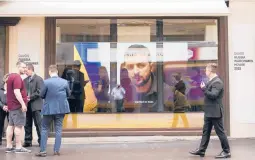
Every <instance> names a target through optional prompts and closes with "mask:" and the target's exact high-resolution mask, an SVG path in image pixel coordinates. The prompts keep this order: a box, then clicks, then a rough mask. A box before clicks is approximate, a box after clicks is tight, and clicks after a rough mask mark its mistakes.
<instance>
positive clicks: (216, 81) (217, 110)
mask: <svg viewBox="0 0 255 160" xmlns="http://www.w3.org/2000/svg"><path fill="white" fill-rule="evenodd" d="M216 71H217V64H215V63H209V64H208V65H207V67H206V75H207V77H208V78H209V82H208V83H207V84H206V85H205V83H204V82H202V83H201V88H202V90H203V91H204V94H205V99H204V112H205V115H204V128H203V136H202V140H201V143H200V147H199V149H197V150H195V151H191V152H190V153H191V154H193V155H199V156H201V157H203V156H204V155H205V151H206V149H207V146H208V144H209V141H210V135H211V131H212V127H214V129H215V131H216V134H217V135H218V137H219V139H220V142H221V147H222V149H223V151H222V152H221V153H220V154H219V155H217V156H216V157H215V158H230V157H231V154H230V147H229V143H228V139H227V136H226V134H225V131H224V127H223V104H222V98H223V93H224V90H223V88H224V87H223V82H222V80H221V79H220V78H219V77H218V75H217V74H216Z"/></svg>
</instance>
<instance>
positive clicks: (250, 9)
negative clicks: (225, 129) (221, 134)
mask: <svg viewBox="0 0 255 160" xmlns="http://www.w3.org/2000/svg"><path fill="white" fill-rule="evenodd" d="M229 6H230V12H231V14H230V15H229V25H228V26H229V84H230V86H229V90H230V91H229V94H230V136H231V137H255V117H254V114H255V107H254V97H255V83H254V82H255V63H251V62H245V63H240V62H239V63H238V62H237V60H253V61H255V18H254V17H253V15H254V14H255V10H254V8H255V1H243V0H235V1H230V5H229ZM235 56H236V57H235ZM238 56H239V58H238ZM243 56H244V57H243ZM235 60H236V62H235ZM240 64H241V65H245V66H239V65H240Z"/></svg>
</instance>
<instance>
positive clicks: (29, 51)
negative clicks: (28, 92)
mask: <svg viewBox="0 0 255 160" xmlns="http://www.w3.org/2000/svg"><path fill="white" fill-rule="evenodd" d="M44 28H45V26H44V17H22V18H21V20H20V22H19V23H18V24H17V25H16V26H11V27H9V57H10V61H9V72H10V73H11V72H16V62H17V61H18V60H19V56H18V55H19V54H22V55H29V57H30V60H31V62H38V65H34V66H35V72H36V73H37V74H38V75H40V76H41V77H43V78H44V68H45V66H44Z"/></svg>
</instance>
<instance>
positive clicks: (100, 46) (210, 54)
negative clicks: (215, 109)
mask: <svg viewBox="0 0 255 160" xmlns="http://www.w3.org/2000/svg"><path fill="white" fill-rule="evenodd" d="M56 24H57V28H56V36H57V37H56V41H57V42H56V43H57V50H56V59H57V65H58V67H59V72H60V76H62V77H63V78H65V79H66V80H67V81H68V82H69V85H70V88H71V90H72V96H71V97H69V104H70V108H71V112H72V113H94V114H95V113H96V115H92V114H91V115H90V116H89V117H90V118H91V117H92V116H93V118H92V119H93V120H92V121H90V122H89V123H87V124H85V123H82V122H83V121H87V118H88V115H87V116H84V117H85V118H84V117H82V116H79V115H81V114H78V116H77V114H73V116H72V118H66V122H65V127H66V128H68V127H69V126H68V125H69V124H72V125H71V127H74V123H75V124H80V126H79V125H78V126H76V127H77V128H83V127H92V128H93V127H95V128H97V127H99V128H100V127H101V128H102V127H103V128H104V127H105V128H107V127H110V128H111V127H113V128H114V127H116V128H119V127H120V128H123V127H124V128H125V127H130V128H132V126H133V127H135V128H136V127H138V126H139V127H145V128H146V127H149V128H150V127H152V128H153V126H154V127H156V128H158V127H159V128H160V127H162V128H175V127H186V128H197V127H202V123H203V120H202V119H203V114H202V110H203V98H204V95H203V92H202V90H201V88H200V83H201V82H202V81H205V82H206V81H207V79H206V76H205V72H204V70H205V65H206V64H207V63H208V62H215V63H217V60H218V37H217V35H218V31H217V21H216V20H214V19H135V18H134V19H57V23H56ZM118 85H120V86H122V87H123V88H124V90H125V92H126V93H125V95H124V101H123V102H122V104H123V105H122V106H123V107H122V108H121V109H119V108H118V104H119V103H116V101H115V100H114V98H113V96H112V95H111V93H112V91H113V88H114V87H116V86H118ZM177 93H178V94H177ZM178 96H179V97H178ZM177 99H178V101H177ZM159 112H160V113H161V114H154V113H159ZM190 112H192V113H190ZM106 113H107V114H106ZM109 113H118V115H122V117H125V118H124V119H121V118H119V117H118V118H117V119H113V117H111V115H114V114H109ZM119 113H121V114H119ZM125 113H133V114H125ZM144 113H146V114H144ZM173 113H181V118H182V120H183V121H180V122H179V121H178V119H179V118H178V116H179V115H178V116H176V114H173ZM184 113H186V114H184ZM131 115H133V116H131ZM160 115H161V116H160ZM135 119H136V120H137V121H134V120H135ZM69 121H72V123H71V122H70V123H69ZM74 121H75V122H74ZM152 121H153V123H152ZM154 122H155V123H154Z"/></svg>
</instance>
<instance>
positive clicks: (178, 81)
mask: <svg viewBox="0 0 255 160" xmlns="http://www.w3.org/2000/svg"><path fill="white" fill-rule="evenodd" d="M174 81H175V86H174V90H173V92H174V118H173V124H172V127H173V128H175V127H176V126H177V124H178V122H179V117H181V119H182V121H183V124H184V127H186V128H187V127H189V123H188V119H187V117H186V114H185V108H186V107H188V106H189V104H188V101H187V98H186V95H185V91H186V86H185V83H184V82H183V80H182V76H181V74H180V73H177V74H175V75H174Z"/></svg>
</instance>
